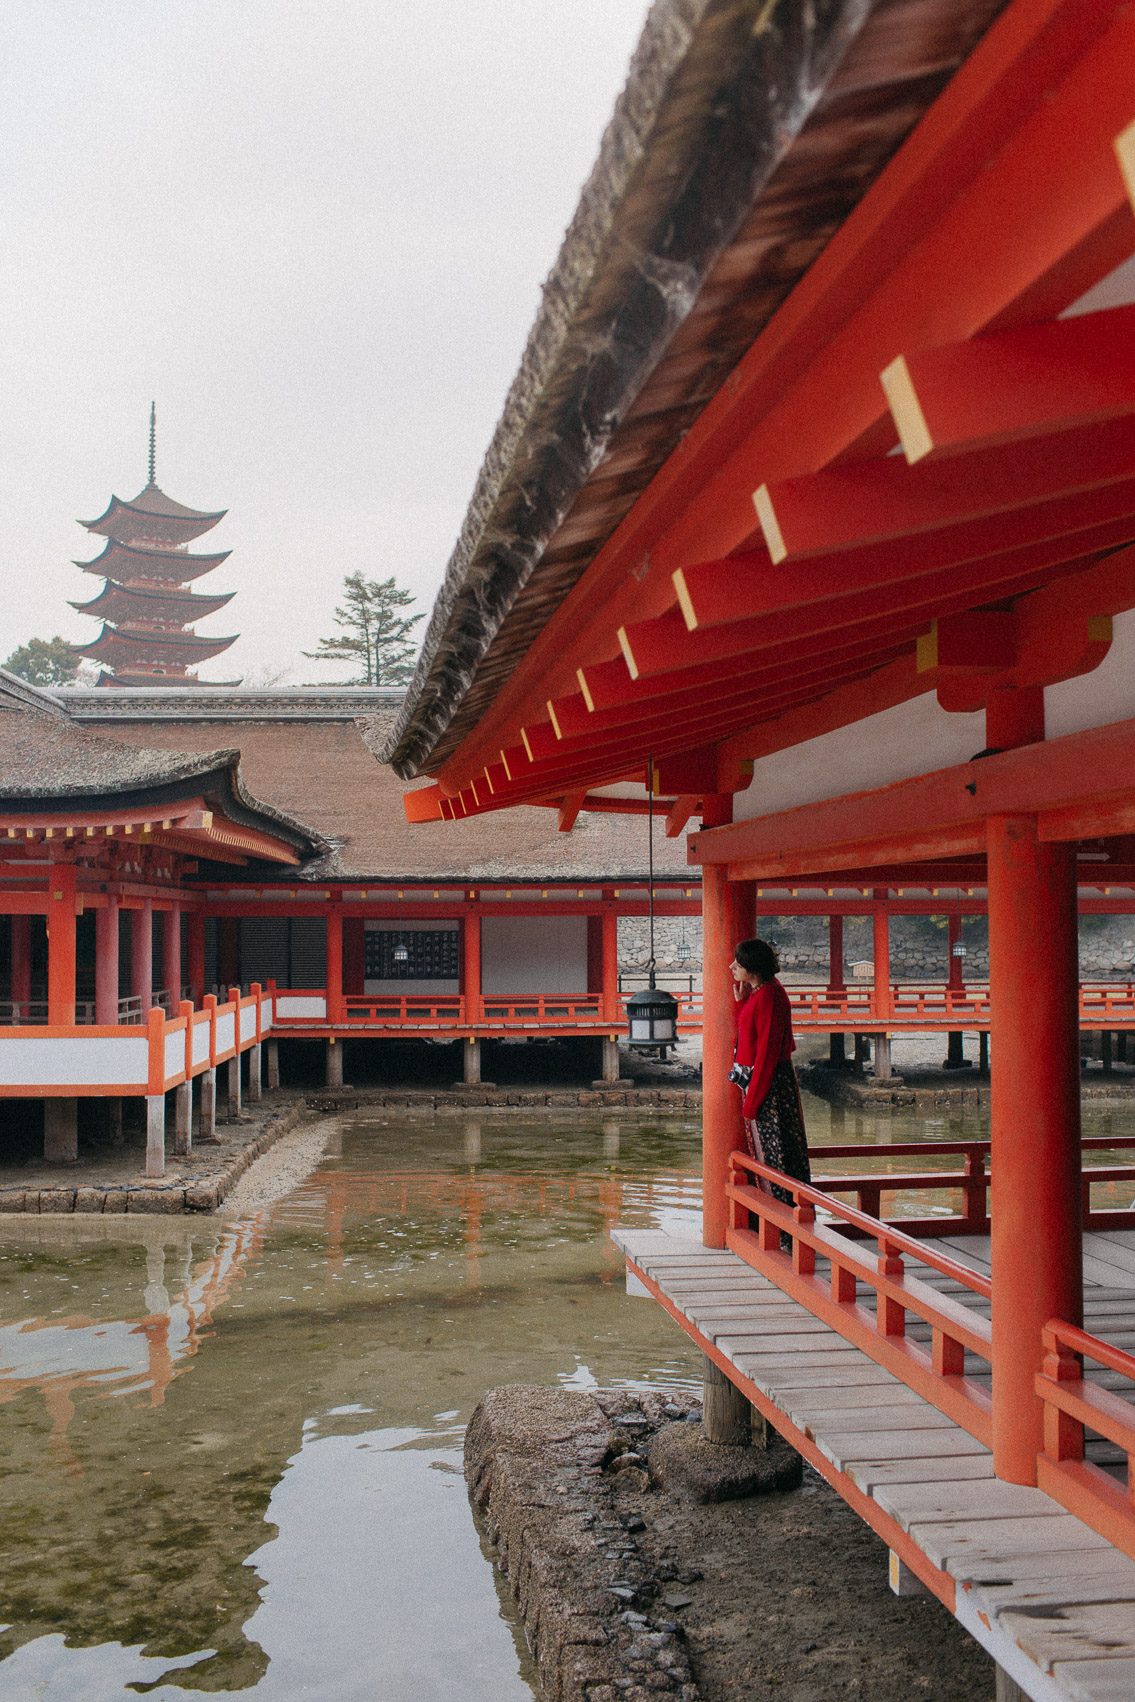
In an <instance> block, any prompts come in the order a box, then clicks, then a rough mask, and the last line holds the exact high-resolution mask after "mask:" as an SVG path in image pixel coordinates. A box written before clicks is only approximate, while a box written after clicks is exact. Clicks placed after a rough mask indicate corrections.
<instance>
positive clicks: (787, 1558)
mask: <svg viewBox="0 0 1135 1702" xmlns="http://www.w3.org/2000/svg"><path fill="white" fill-rule="evenodd" d="M698 1417H699V1409H698V1405H697V1403H696V1402H695V1401H693V1400H692V1399H691V1398H690V1397H689V1396H687V1395H678V1394H673V1395H667V1394H663V1393H659V1392H655V1391H648V1392H634V1393H632V1392H630V1391H622V1390H619V1391H612V1390H596V1391H595V1392H594V1393H589V1394H582V1393H575V1392H572V1391H569V1390H566V1389H543V1388H531V1387H525V1386H512V1387H505V1388H498V1389H490V1390H489V1391H488V1393H487V1394H486V1395H485V1396H484V1397H483V1399H482V1400H481V1402H480V1405H479V1406H478V1407H477V1409H476V1411H475V1413H474V1414H473V1418H472V1421H471V1423H470V1425H469V1429H468V1432H467V1435H466V1444H465V1469H466V1477H467V1478H468V1482H469V1493H470V1496H471V1498H472V1500H473V1504H474V1506H475V1507H476V1508H477V1509H478V1510H479V1513H480V1515H481V1519H482V1522H483V1526H484V1529H485V1533H486V1535H487V1536H488V1538H489V1540H490V1542H491V1543H493V1544H494V1545H495V1547H496V1556H495V1558H496V1562H497V1565H498V1567H499V1569H500V1571H501V1572H502V1573H503V1574H504V1577H505V1578H506V1580H507V1582H508V1585H509V1587H510V1588H511V1590H512V1593H513V1595H514V1597H515V1598H516V1601H517V1603H518V1606H519V1608H520V1612H521V1615H522V1617H523V1621H524V1627H525V1631H526V1634H527V1639H528V1644H529V1647H530V1648H531V1650H532V1652H533V1655H534V1657H535V1660H536V1663H537V1667H538V1670H539V1676H540V1684H541V1694H542V1695H543V1697H544V1698H545V1699H546V1702H660V1698H663V1697H666V1696H670V1697H675V1698H681V1699H682V1702H731V1699H732V1698H736V1697H749V1698H753V1699H754V1702H755V1699H756V1698H761V1699H762V1702H763V1699H764V1698H770V1699H771V1698H773V1697H777V1696H782V1697H786V1698H790V1699H792V1702H821V1699H826V1698H829V1697H835V1696H845V1695H855V1696H860V1697H863V1698H864V1699H865V1702H911V1698H912V1697H918V1698H921V1699H922V1702H986V1699H987V1698H988V1699H989V1702H992V1696H993V1667H992V1663H991V1661H990V1660H989V1657H988V1656H987V1655H986V1654H985V1652H984V1651H983V1650H982V1649H980V1648H979V1647H978V1645H977V1644H976V1643H974V1642H973V1640H972V1639H971V1638H970V1637H969V1635H968V1634H967V1633H966V1632H965V1631H963V1629H962V1628H961V1626H960V1625H958V1623H957V1621H956V1620H954V1619H953V1618H952V1617H951V1616H950V1614H949V1613H947V1611H946V1609H945V1608H944V1607H943V1606H942V1604H941V1603H940V1602H938V1601H936V1600H935V1599H933V1598H932V1597H929V1596H924V1597H913V1598H911V1597H907V1598H904V1599H902V1600H900V1599H899V1598H898V1597H896V1596H893V1595H892V1594H891V1593H890V1591H889V1590H888V1588H887V1550H886V1547H885V1546H884V1544H883V1543H882V1542H880V1540H879V1539H878V1538H877V1537H876V1536H875V1535H874V1533H873V1532H872V1531H871V1530H869V1529H868V1527H867V1526H866V1525H865V1524H864V1523H863V1522H862V1521H861V1520H860V1519H859V1518H858V1516H857V1515H856V1514H855V1513H853V1512H852V1511H851V1509H850V1508H849V1507H848V1506H847V1505H846V1504H845V1503H844V1502H843V1501H841V1500H840V1498H839V1497H838V1496H837V1495H836V1494H835V1492H834V1491H833V1490H832V1489H831V1488H829V1486H828V1485H827V1484H826V1483H824V1482H823V1480H822V1479H821V1478H820V1477H819V1476H818V1474H817V1473H816V1472H814V1471H813V1470H812V1468H811V1467H805V1468H804V1472H803V1484H802V1487H801V1488H799V1489H793V1490H790V1491H787V1492H780V1491H777V1490H776V1489H775V1487H774V1488H773V1492H772V1493H767V1494H758V1495H755V1496H752V1495H750V1496H746V1497H745V1498H743V1499H739V1500H737V1499H731V1500H725V1501H714V1502H712V1503H707V1502H706V1501H704V1500H698V1499H695V1498H694V1497H693V1496H692V1495H690V1494H688V1493H685V1494H672V1493H668V1492H667V1491H666V1489H665V1488H664V1487H663V1484H664V1483H665V1482H666V1480H667V1471H666V1455H667V1452H668V1447H667V1444H668V1443H673V1441H674V1440H675V1439H680V1440H684V1436H683V1433H685V1432H687V1431H688V1432H691V1433H692V1434H693V1436H694V1437H697V1436H699V1435H700V1430H701V1427H700V1424H697V1423H696V1422H695V1423H693V1424H690V1423H689V1420H690V1419H691V1418H692V1419H693V1420H695V1421H696V1420H697V1419H698ZM702 1446H703V1447H704V1446H705V1445H704V1444H702ZM688 1451H689V1450H687V1449H685V1448H679V1449H678V1450H677V1452H678V1453H681V1454H686V1453H688ZM694 1451H695V1452H696V1451H697V1449H696V1446H695V1450H694ZM727 1451H728V1452H729V1453H734V1452H736V1453H741V1452H745V1453H752V1452H754V1450H741V1449H737V1450H727ZM777 1451H779V1453H780V1454H781V1455H783V1456H786V1457H788V1456H790V1457H791V1461H792V1462H793V1463H794V1468H795V1469H794V1471H793V1473H792V1481H794V1482H798V1481H799V1476H800V1473H799V1457H798V1456H797V1455H795V1454H794V1453H793V1452H792V1450H791V1449H789V1448H788V1447H787V1445H786V1444H784V1443H781V1442H779V1441H777V1442H776V1443H775V1444H774V1448H770V1450H769V1453H770V1455H774V1453H775V1452H777ZM670 1452H673V1450H672V1449H671V1450H670ZM681 1475H682V1476H683V1477H686V1476H687V1475H688V1474H686V1473H685V1472H683V1473H682V1474H681ZM714 1475H716V1474H714ZM773 1479H774V1485H775V1481H776V1471H775V1470H774V1474H773Z"/></svg>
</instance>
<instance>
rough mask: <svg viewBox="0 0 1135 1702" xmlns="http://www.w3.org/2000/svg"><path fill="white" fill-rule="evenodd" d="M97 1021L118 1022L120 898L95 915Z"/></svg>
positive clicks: (113, 898)
mask: <svg viewBox="0 0 1135 1702" xmlns="http://www.w3.org/2000/svg"><path fill="white" fill-rule="evenodd" d="M95 1021H96V1022H103V1023H116V1022H117V1021H118V898H117V895H116V894H115V893H108V894H107V897H106V904H105V906H104V907H103V908H102V909H101V910H96V911H95Z"/></svg>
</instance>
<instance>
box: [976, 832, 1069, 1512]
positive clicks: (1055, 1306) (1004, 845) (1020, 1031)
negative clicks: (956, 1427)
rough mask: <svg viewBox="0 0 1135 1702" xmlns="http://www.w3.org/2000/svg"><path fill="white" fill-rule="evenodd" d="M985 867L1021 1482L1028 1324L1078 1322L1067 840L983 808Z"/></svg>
mask: <svg viewBox="0 0 1135 1702" xmlns="http://www.w3.org/2000/svg"><path fill="white" fill-rule="evenodd" d="M987 866H988V881H989V983H990V1004H991V1008H992V1014H993V1038H994V1040H995V1041H996V1046H995V1048H994V1050H995V1051H996V1054H997V1068H996V1070H994V1072H993V1076H992V1104H991V1125H992V1127H991V1141H992V1149H991V1154H990V1170H991V1173H992V1178H993V1187H992V1202H991V1204H992V1211H991V1218H992V1265H993V1463H994V1469H995V1471H996V1473H997V1475H998V1477H1001V1478H1004V1479H1006V1481H1008V1482H1010V1483H1029V1484H1032V1483H1035V1482H1036V1457H1037V1454H1038V1453H1039V1452H1040V1451H1041V1449H1042V1448H1043V1446H1044V1436H1043V1409H1042V1404H1041V1402H1040V1400H1039V1399H1038V1398H1037V1395H1036V1393H1035V1389H1034V1378H1035V1377H1036V1375H1037V1373H1038V1372H1039V1371H1040V1370H1041V1366H1042V1361H1043V1352H1042V1344H1041V1330H1042V1329H1043V1327H1044V1325H1045V1324H1046V1323H1047V1321H1048V1320H1049V1319H1050V1318H1061V1319H1063V1320H1064V1321H1066V1322H1067V1323H1071V1324H1080V1323H1081V1322H1082V1318H1083V1271H1082V1256H1083V1255H1082V1224H1081V1204H1080V1056H1079V1009H1078V1006H1079V998H1078V964H1077V915H1076V862H1075V847H1074V846H1073V845H1070V844H1043V843H1041V841H1040V840H1039V839H1038V837H1037V823H1036V818H1035V817H1034V816H994V817H991V818H990V821H989V824H988V864H987Z"/></svg>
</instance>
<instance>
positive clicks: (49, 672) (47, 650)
mask: <svg viewBox="0 0 1135 1702" xmlns="http://www.w3.org/2000/svg"><path fill="white" fill-rule="evenodd" d="M81 661H82V658H81V657H80V656H77V655H76V654H75V651H74V649H73V647H72V646H71V645H70V644H68V643H67V641H66V639H64V638H60V637H59V635H58V633H57V634H56V636H55V637H54V638H29V639H28V641H27V643H26V644H21V645H20V647H19V649H18V650H13V652H12V654H11V655H10V656H9V657H8V658H7V659H6V660H5V661H4V663H3V664H0V665H2V666H3V667H5V668H7V670H8V672H9V673H10V674H18V675H19V677H20V679H21V680H27V682H28V684H29V685H33V686H66V685H70V684H71V683H72V681H73V680H74V678H75V675H76V674H77V673H78V671H79V664H80V662H81Z"/></svg>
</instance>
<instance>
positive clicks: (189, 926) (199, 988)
mask: <svg viewBox="0 0 1135 1702" xmlns="http://www.w3.org/2000/svg"><path fill="white" fill-rule="evenodd" d="M185 949H186V955H187V957H188V959H189V962H188V965H187V972H188V981H189V997H190V998H191V999H192V1000H193V1003H194V1004H195V1005H197V1006H198V1008H200V1005H201V1001H202V999H203V998H204V997H205V918H204V916H203V915H202V913H201V911H200V910H191V911H190V912H189V919H188V921H187V923H186V927H185Z"/></svg>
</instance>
